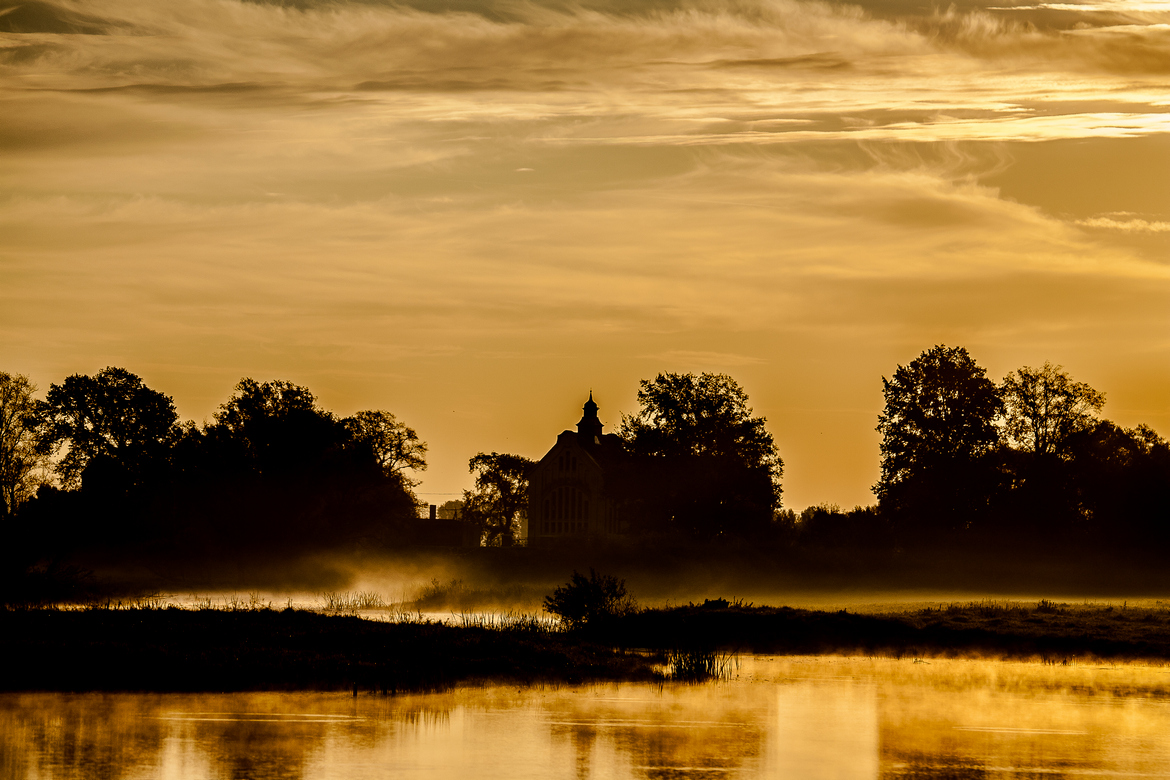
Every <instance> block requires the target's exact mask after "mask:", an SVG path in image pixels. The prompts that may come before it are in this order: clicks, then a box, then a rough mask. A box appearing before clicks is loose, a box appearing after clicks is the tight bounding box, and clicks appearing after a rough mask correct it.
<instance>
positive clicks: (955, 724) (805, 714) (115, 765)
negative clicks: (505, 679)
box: [0, 656, 1170, 780]
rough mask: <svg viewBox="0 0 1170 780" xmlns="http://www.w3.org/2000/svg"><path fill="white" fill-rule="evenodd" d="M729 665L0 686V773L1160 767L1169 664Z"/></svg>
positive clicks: (165, 779)
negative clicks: (590, 677) (601, 674)
mask: <svg viewBox="0 0 1170 780" xmlns="http://www.w3.org/2000/svg"><path fill="white" fill-rule="evenodd" d="M733 674H734V676H733V677H732V678H731V679H728V680H722V681H717V682H709V683H703V684H697V685H686V684H672V683H667V684H662V685H652V684H634V683H616V684H591V685H579V686H519V687H518V686H515V685H498V684H487V685H481V686H464V687H459V688H456V689H454V690H450V691H445V692H439V693H428V694H410V695H398V696H380V695H373V694H369V693H361V694H360V695H359V696H358V697H357V698H354V697H353V696H352V695H350V694H342V693H244V694H47V693H32V694H4V695H0V775H2V776H3V777H5V778H29V779H30V780H31V779H33V778H36V779H37V780H40V779H41V778H111V779H113V778H119V779H120V778H135V779H137V778H159V779H160V780H170V779H175V778H183V779H186V778H195V779H199V780H202V778H241V779H243V778H247V779H248V780H266V779H269V778H272V779H277V778H289V779H290V780H291V779H292V778H306V779H308V778H313V779H316V778H353V779H358V780H360V779H361V778H435V779H436V780H438V779H440V778H443V779H446V778H451V780H455V779H456V778H458V779H459V780H463V779H464V778H468V779H470V778H477V779H478V778H500V779H501V780H503V779H504V778H507V779H508V780H516V779H519V778H540V779H541V780H552V779H554V778H577V779H580V780H584V779H585V778H654V779H655V780H659V779H661V780H668V779H669V780H676V779H681V778H705V779H709V778H765V777H766V778H794V779H796V780H817V779H818V778H876V777H881V778H925V777H947V778H985V777H997V778H998V777H1005V778H1008V777H1028V778H1036V777H1043V778H1060V777H1066V776H1067V777H1076V778H1084V777H1111V778H1113V777H1170V668H1164V667H1140V666H1125V665H1122V666H1116V667H1113V666H1094V665H1083V666H1046V665H1040V664H1028V663H1008V662H995V661H976V660H939V659H930V660H929V662H920V661H916V660H915V659H902V660H894V659H880V658H860V657H835V656H822V657H769V656H745V657H741V658H740V659H739V663H738V668H737V669H736V670H735V671H734V673H733Z"/></svg>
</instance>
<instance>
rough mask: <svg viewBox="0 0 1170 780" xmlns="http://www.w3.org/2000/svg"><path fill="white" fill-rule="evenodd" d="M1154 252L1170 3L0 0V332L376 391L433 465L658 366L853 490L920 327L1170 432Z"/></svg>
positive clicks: (442, 488)
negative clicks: (887, 393)
mask: <svg viewBox="0 0 1170 780" xmlns="http://www.w3.org/2000/svg"><path fill="white" fill-rule="evenodd" d="M1168 249H1170V3H1166V2H1150V1H1148V0H1147V1H1146V2H1134V3H1129V2H1092V3H1043V4H1029V5H1017V6H1010V5H1004V4H1003V3H1002V2H996V3H994V4H992V3H989V4H986V5H980V4H979V3H978V2H973V1H970V0H969V1H967V2H961V3H957V4H955V5H952V6H950V8H949V9H947V10H941V9H940V8H939V7H938V6H937V4H936V5H935V6H934V7H927V5H926V4H917V3H909V2H906V0H865V1H864V2H861V3H857V4H849V3H843V2H804V1H802V0H636V1H635V0H583V2H577V3H568V2H561V0H531V1H530V2H513V1H512V0H409V1H408V2H397V3H391V2H383V0H288V2H241V1H240V0H184V1H183V2H172V1H171V0H163V1H161V2H160V1H159V0H102V1H101V2H97V1H93V2H85V1H84V0H51V1H43V0H30V1H29V2H12V0H0V370H5V371H8V372H11V373H22V374H27V375H29V376H31V377H32V379H33V380H34V381H35V382H37V383H38V385H39V386H40V387H41V390H42V391H44V390H46V389H47V388H48V385H49V383H50V382H60V381H61V380H62V379H63V378H64V377H65V376H66V375H68V374H73V373H92V372H95V371H97V370H99V369H101V368H103V367H105V366H107V365H118V366H124V367H126V368H128V369H129V370H131V371H133V372H135V373H137V374H139V375H140V376H142V377H143V378H144V380H145V381H146V382H147V384H149V385H150V386H151V387H153V388H155V389H158V390H161V391H163V392H166V393H168V394H170V395H172V396H173V397H174V399H175V401H176V403H177V405H178V408H179V411H180V414H181V415H182V416H183V417H184V418H193V419H195V420H196V421H200V420H203V419H207V418H210V416H211V414H212V413H213V411H214V410H215V408H216V407H217V406H218V405H219V404H220V403H222V402H223V401H224V400H226V398H227V397H228V395H229V394H230V393H231V390H232V387H233V386H234V385H235V383H236V382H237V381H238V380H239V379H240V378H241V377H243V376H251V377H253V378H255V379H257V380H261V381H263V380H268V379H287V380H291V381H295V382H298V383H300V384H306V385H308V386H309V387H310V388H311V389H312V390H313V391H314V392H316V393H317V394H318V396H319V397H320V400H321V402H322V404H323V405H324V406H325V407H326V408H329V409H332V410H333V411H335V412H338V413H340V414H349V413H352V412H354V411H356V410H358V409H366V408H384V409H389V410H390V411H392V412H394V413H395V414H396V415H398V417H399V418H400V419H402V420H403V421H405V422H406V423H407V424H409V425H411V426H413V427H414V428H415V429H416V430H417V431H418V433H419V435H420V436H421V437H422V438H423V439H424V440H426V441H427V442H428V443H429V444H430V455H429V460H430V463H431V467H430V469H429V470H428V471H427V472H426V473H425V474H424V475H423V476H424V477H425V481H424V483H423V485H422V486H421V487H420V491H422V494H423V495H422V497H423V498H424V499H427V500H429V501H432V502H436V503H441V501H442V500H444V499H445V498H447V497H448V496H444V495H443V494H445V493H454V492H457V491H459V490H461V489H462V488H464V487H468V486H469V478H468V475H467V459H468V458H469V457H470V456H472V455H474V454H475V453H476V452H478V451H493V450H494V451H502V452H515V453H519V454H523V455H527V456H529V457H540V456H541V455H543V453H544V452H545V451H546V450H547V449H548V448H549V447H550V446H551V445H552V443H553V441H554V440H555V436H556V434H557V433H558V432H559V431H561V430H562V429H564V428H568V427H571V426H572V425H573V424H574V423H575V422H576V420H577V419H578V417H579V416H580V407H581V404H582V403H583V402H584V400H585V398H586V395H587V393H588V392H589V390H590V389H592V390H593V392H594V396H595V398H596V399H597V401H598V403H599V404H600V405H601V418H602V420H603V421H604V422H606V423H607V425H608V426H609V429H610V430H612V428H613V427H614V426H616V425H617V424H618V423H620V417H621V414H622V413H623V412H624V413H631V412H633V411H635V409H636V403H635V393H636V391H637V384H638V380H639V379H643V378H652V377H653V376H654V375H656V374H657V373H659V372H662V371H695V372H699V371H715V372H721V373H728V374H731V375H732V376H733V377H735V378H736V379H738V380H739V381H740V383H741V384H742V385H743V386H744V387H745V388H746V390H747V391H748V393H749V396H750V398H751V401H752V404H753V406H754V408H755V411H756V413H758V414H763V415H765V416H766V417H767V418H768V421H769V429H770V430H771V431H772V433H773V435H774V436H775V438H776V441H777V443H778V445H779V448H780V453H781V455H782V457H783V458H784V460H785V477H784V485H785V502H786V505H788V506H791V507H795V508H797V509H799V508H801V507H803V506H806V505H808V504H814V503H820V502H832V503H838V504H841V505H843V506H847V507H848V506H852V505H854V504H865V503H870V502H871V501H872V495H871V494H870V492H869V488H870V486H871V485H872V484H873V483H874V482H875V481H876V479H877V474H878V450H877V442H878V439H877V434H876V433H875V432H874V426H875V425H876V417H877V414H878V412H879V410H880V409H881V406H882V396H881V378H882V376H883V375H884V376H889V375H890V374H892V372H893V371H894V369H895V368H896V366H897V365H898V364H905V363H907V362H909V361H910V360H912V359H913V358H914V357H916V356H917V355H918V354H919V353H920V352H921V351H922V350H924V349H927V348H929V347H931V346H933V345H935V344H938V343H945V344H948V345H962V346H965V347H967V348H968V350H969V351H970V352H971V354H972V355H973V356H974V357H975V359H976V360H978V361H979V362H980V363H981V364H982V365H983V366H985V367H986V368H987V369H988V373H989V375H990V376H991V377H992V378H993V379H999V378H1001V377H1003V376H1004V375H1005V374H1006V373H1007V372H1009V371H1011V370H1013V369H1015V368H1017V367H1019V366H1021V365H1025V364H1027V365H1040V364H1042V363H1043V362H1044V361H1045V360H1050V361H1052V362H1053V363H1059V364H1063V365H1064V367H1065V368H1066V369H1067V370H1069V371H1070V372H1071V373H1072V375H1073V377H1074V378H1075V379H1077V380H1080V381H1086V382H1089V383H1090V384H1092V385H1093V386H1094V387H1096V388H1097V389H1099V390H1103V391H1105V392H1106V394H1107V397H1108V403H1107V405H1106V407H1105V414H1106V416H1107V417H1109V418H1110V419H1113V420H1115V421H1117V422H1118V423H1120V424H1122V425H1127V426H1128V425H1135V424H1137V423H1140V422H1146V423H1149V424H1151V425H1152V426H1153V427H1154V428H1155V429H1157V430H1158V431H1159V432H1160V433H1161V434H1162V435H1163V436H1167V435H1170V254H1168Z"/></svg>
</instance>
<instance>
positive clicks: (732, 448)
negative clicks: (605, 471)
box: [618, 373, 784, 538]
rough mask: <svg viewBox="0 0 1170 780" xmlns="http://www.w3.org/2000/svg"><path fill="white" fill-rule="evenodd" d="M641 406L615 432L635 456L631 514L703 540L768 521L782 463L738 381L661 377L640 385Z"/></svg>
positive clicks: (719, 377) (721, 377)
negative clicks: (632, 510)
mask: <svg viewBox="0 0 1170 780" xmlns="http://www.w3.org/2000/svg"><path fill="white" fill-rule="evenodd" d="M638 403H639V405H640V407H641V408H640V409H639V410H638V413H637V414H635V415H633V416H624V417H623V418H622V425H621V429H620V431H619V434H618V435H619V436H621V438H622V439H623V441H624V442H625V445H626V448H627V451H628V452H629V454H630V455H631V457H632V466H633V469H632V471H633V473H634V475H635V476H634V478H633V479H632V480H631V482H632V484H630V485H628V486H626V492H627V493H628V494H629V496H628V500H630V501H632V502H633V503H634V504H635V506H636V508H635V510H634V512H633V513H632V514H635V515H638V516H640V517H642V518H643V519H645V520H648V521H649V522H650V523H651V524H653V525H657V526H659V527H660V528H662V529H663V530H666V529H673V530H682V531H684V532H687V533H690V534H693V535H695V536H698V537H704V538H714V537H718V536H720V535H724V534H733V535H739V534H744V533H746V534H750V533H752V532H753V531H754V530H755V529H758V528H759V527H760V526H762V525H764V524H767V523H769V522H770V521H771V518H772V514H773V512H774V511H775V510H777V509H779V507H780V496H781V492H782V490H781V486H780V477H781V475H782V474H783V466H784V464H783V461H782V460H781V459H780V456H779V454H778V453H777V451H776V444H775V442H774V441H773V439H772V435H771V434H770V433H769V432H768V430H767V428H766V427H765V425H766V422H767V421H766V420H765V418H763V417H754V416H752V409H751V407H749V406H748V398H747V393H746V392H744V390H743V388H741V387H740V386H739V384H738V383H737V382H736V381H735V380H734V379H732V378H731V377H729V376H727V375H726V374H707V373H704V374H700V375H698V376H696V375H694V374H689V373H688V374H671V373H667V374H659V375H658V376H657V377H656V378H655V379H653V380H642V383H641V388H640V389H639V391H638Z"/></svg>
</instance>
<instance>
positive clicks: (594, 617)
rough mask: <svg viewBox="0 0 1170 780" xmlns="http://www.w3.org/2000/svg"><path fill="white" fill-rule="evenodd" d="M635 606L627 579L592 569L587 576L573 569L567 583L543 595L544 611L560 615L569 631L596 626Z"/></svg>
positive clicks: (629, 610) (631, 609)
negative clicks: (627, 586)
mask: <svg viewBox="0 0 1170 780" xmlns="http://www.w3.org/2000/svg"><path fill="white" fill-rule="evenodd" d="M633 609H634V601H633V599H632V598H630V597H629V596H628V595H627V594H626V581H625V580H619V579H617V578H616V577H612V576H610V575H608V574H598V573H597V572H596V571H594V570H593V569H590V570H589V576H588V577H586V576H585V575H583V574H580V573H578V572H577V571H574V572H573V576H572V578H571V579H570V580H569V582H568V583H566V584H564V585H562V586H560V587H559V588H557V589H556V590H554V591H553V592H552V594H551V595H549V596H545V597H544V610H545V612H548V613H550V614H553V615H556V616H557V617H559V618H560V619H561V621H562V622H563V623H564V624H565V626H566V627H567V628H569V629H570V630H571V629H577V628H584V627H586V626H589V625H595V624H596V623H598V622H599V621H601V620H604V619H605V618H608V617H613V616H615V615H622V614H626V613H628V612H631V611H633Z"/></svg>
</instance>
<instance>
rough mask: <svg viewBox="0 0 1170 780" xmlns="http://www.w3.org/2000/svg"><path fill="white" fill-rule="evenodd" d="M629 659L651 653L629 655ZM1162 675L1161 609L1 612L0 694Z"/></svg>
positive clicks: (1169, 639) (1168, 638) (1167, 632)
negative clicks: (1004, 671)
mask: <svg viewBox="0 0 1170 780" xmlns="http://www.w3.org/2000/svg"><path fill="white" fill-rule="evenodd" d="M622 648H640V649H642V650H649V651H650V652H648V653H647V652H627V651H626V650H623V649H622ZM680 649H681V650H684V651H688V652H690V653H692V654H699V655H701V654H710V653H735V652H744V653H746V652H760V653H784V654H825V653H843V654H865V655H878V656H887V657H895V658H901V657H959V656H975V657H994V658H1009V659H1019V660H1034V661H1043V662H1048V663H1076V662H1089V661H1097V660H1108V661H1139V662H1148V663H1166V662H1170V610H1168V609H1167V608H1165V607H1162V606H1157V607H1153V608H1143V609H1140V610H1130V609H1127V608H1116V607H1099V606H1098V607H1094V606H1088V605H1082V606H1070V605H1059V604H1051V603H1048V602H1043V601H1042V602H1039V603H1038V604H1035V605H1032V606H1028V605H1021V604H1011V603H997V602H990V601H987V602H977V603H971V604H966V605H948V606H945V607H940V608H928V609H922V610H916V611H914V612H905V613H894V614H885V615H874V614H867V615H858V614H853V613H850V612H846V611H840V612H824V611H815V610H801V609H791V608H787V607H753V606H750V605H743V604H736V603H728V602H726V601H723V600H715V601H708V602H706V603H704V604H702V605H687V606H681V607H671V608H657V609H646V610H641V611H638V612H636V613H633V614H630V615H625V616H621V617H617V618H613V619H611V620H609V621H606V622H605V623H603V624H601V625H598V626H594V627H593V628H591V629H589V630H587V631H585V632H580V633H575V634H574V633H568V632H563V631H558V630H554V629H553V628H552V627H550V625H549V624H548V623H544V622H541V621H538V620H524V619H518V620H512V621H496V622H494V623H490V622H489V623H485V624H482V625H447V624H445V623H440V622H435V621H423V620H419V619H409V618H407V617H406V616H398V617H397V618H391V619H385V620H373V619H363V618H359V617H355V616H342V615H324V614H320V613H317V612H313V611H309V610H297V609H285V610H273V609H239V610H217V609H197V610H187V609H177V608H166V609H81V610H60V609H46V610H13V611H6V612H0V669H3V670H4V672H3V674H2V675H0V689H3V690H10V691H12V690H26V691H28V690H55V691H115V690H128V691H225V692H226V691H248V690H348V689H355V690H356V691H358V692H366V693H369V692H376V693H393V692H396V691H406V690H426V689H439V688H445V687H449V686H451V685H455V684H458V683H464V682H469V681H474V680H507V681H515V682H518V683H538V682H553V683H559V682H563V683H577V682H585V681H590V680H614V679H625V680H652V679H663V671H662V666H661V663H662V661H663V660H664V658H665V652H666V651H670V650H680Z"/></svg>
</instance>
